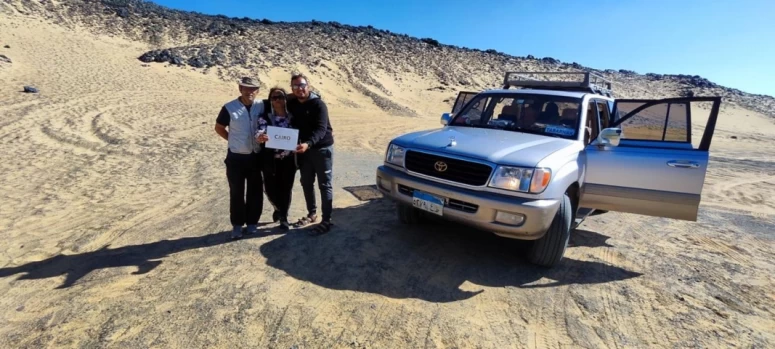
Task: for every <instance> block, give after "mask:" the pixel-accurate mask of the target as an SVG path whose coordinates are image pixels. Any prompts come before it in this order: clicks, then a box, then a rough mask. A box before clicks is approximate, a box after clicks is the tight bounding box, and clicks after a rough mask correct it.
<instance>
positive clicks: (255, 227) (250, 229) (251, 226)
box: [246, 224, 258, 235]
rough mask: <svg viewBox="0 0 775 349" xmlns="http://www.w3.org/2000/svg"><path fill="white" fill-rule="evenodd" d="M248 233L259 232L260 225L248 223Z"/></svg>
mask: <svg viewBox="0 0 775 349" xmlns="http://www.w3.org/2000/svg"><path fill="white" fill-rule="evenodd" d="M246 233H247V234H248V235H253V234H255V233H258V225H255V224H249V225H248V231H247V232H246Z"/></svg>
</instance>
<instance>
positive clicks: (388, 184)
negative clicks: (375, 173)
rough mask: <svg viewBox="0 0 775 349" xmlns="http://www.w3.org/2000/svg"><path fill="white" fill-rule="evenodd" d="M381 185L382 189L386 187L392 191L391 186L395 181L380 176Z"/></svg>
mask: <svg viewBox="0 0 775 349" xmlns="http://www.w3.org/2000/svg"><path fill="white" fill-rule="evenodd" d="M378 182H379V186H380V187H382V189H385V190H387V191H390V187H391V186H392V184H393V183H391V182H390V181H389V180H387V179H384V178H382V177H379V181H378Z"/></svg>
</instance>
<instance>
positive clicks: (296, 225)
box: [293, 216, 318, 228]
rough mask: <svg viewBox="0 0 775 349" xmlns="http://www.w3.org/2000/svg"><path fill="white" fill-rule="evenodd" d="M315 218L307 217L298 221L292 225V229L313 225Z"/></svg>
mask: <svg viewBox="0 0 775 349" xmlns="http://www.w3.org/2000/svg"><path fill="white" fill-rule="evenodd" d="M317 218H318V217H317V216H307V217H303V218H301V219H299V220H298V221H296V223H293V227H294V228H303V227H306V226H308V225H310V224H312V223H315V220H317Z"/></svg>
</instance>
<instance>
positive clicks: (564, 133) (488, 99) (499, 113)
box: [452, 93, 580, 139]
mask: <svg viewBox="0 0 775 349" xmlns="http://www.w3.org/2000/svg"><path fill="white" fill-rule="evenodd" d="M579 105H580V99H579V98H572V97H563V96H554V95H537V94H521V93H519V94H518V93H503V94H489V95H479V96H477V97H476V98H475V99H474V100H473V101H472V102H471V104H469V105H468V106H467V107H464V108H463V110H462V111H461V112H460V113H459V114H458V115H456V116H455V118H454V119H453V121H452V125H470V126H475V127H487V128H499V129H506V130H511V131H522V132H527V133H537V134H546V135H547V136H552V137H560V138H568V139H575V138H576V137H577V135H578V127H579V125H578V120H579V114H580V113H579Z"/></svg>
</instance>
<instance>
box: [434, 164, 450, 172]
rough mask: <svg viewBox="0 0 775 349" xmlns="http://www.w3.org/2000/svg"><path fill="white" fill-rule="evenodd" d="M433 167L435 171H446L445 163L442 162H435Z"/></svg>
mask: <svg viewBox="0 0 775 349" xmlns="http://www.w3.org/2000/svg"><path fill="white" fill-rule="evenodd" d="M433 167H434V168H435V169H436V171H439V172H444V171H446V170H447V163H446V162H444V161H436V163H435V164H434V165H433Z"/></svg>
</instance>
